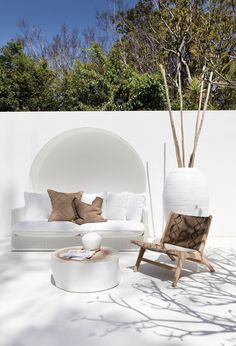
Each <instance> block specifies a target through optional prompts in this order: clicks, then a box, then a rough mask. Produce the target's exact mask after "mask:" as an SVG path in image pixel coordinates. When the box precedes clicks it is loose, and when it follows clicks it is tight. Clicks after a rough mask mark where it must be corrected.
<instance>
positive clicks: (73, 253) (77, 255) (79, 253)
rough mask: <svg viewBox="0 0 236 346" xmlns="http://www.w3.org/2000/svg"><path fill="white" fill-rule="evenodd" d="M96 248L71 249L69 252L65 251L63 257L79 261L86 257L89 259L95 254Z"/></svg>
mask: <svg viewBox="0 0 236 346" xmlns="http://www.w3.org/2000/svg"><path fill="white" fill-rule="evenodd" d="M95 252H96V251H95V250H93V251H91V250H85V249H81V250H69V251H67V252H64V253H63V254H62V255H61V257H62V258H67V259H73V260H77V261H83V260H84V259H89V258H91V257H92V256H93V255H94V254H95Z"/></svg>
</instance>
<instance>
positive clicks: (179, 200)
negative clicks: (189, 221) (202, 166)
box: [163, 168, 209, 218]
mask: <svg viewBox="0 0 236 346" xmlns="http://www.w3.org/2000/svg"><path fill="white" fill-rule="evenodd" d="M163 207H164V215H165V218H167V217H168V215H169V213H170V212H171V211H172V212H175V213H179V214H185V215H194V216H208V215H209V191H208V185H207V181H206V178H205V176H204V174H203V173H202V172H201V171H200V170H198V169H196V168H177V169H175V170H174V171H172V172H170V174H169V175H168V176H167V178H166V181H165V184H164V191H163Z"/></svg>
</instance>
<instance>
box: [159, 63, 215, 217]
mask: <svg viewBox="0 0 236 346" xmlns="http://www.w3.org/2000/svg"><path fill="white" fill-rule="evenodd" d="M179 66H180V65H179ZM161 72H162V76H163V79H164V85H165V92H166V98H167V103H168V111H169V119H170V124H171V129H172V135H173V140H174V145H175V154H176V160H177V165H178V168H177V169H176V170H175V171H173V172H171V173H170V175H169V176H168V177H167V179H166V181H165V184H164V191H163V204H164V214H165V217H167V215H168V213H169V212H170V211H173V212H176V213H183V214H188V215H199V216H200V215H205V216H206V215H208V204H209V196H208V188H207V183H206V179H205V177H204V175H203V174H202V173H201V172H200V171H199V170H196V169H193V166H194V162H195V156H196V150H197V146H198V142H199V138H200V134H201V130H202V126H203V122H204V119H205V114H206V109H207V104H208V100H209V96H210V91H211V81H212V76H213V73H212V72H210V74H209V77H208V76H207V74H208V72H207V71H206V68H205V66H204V67H203V72H202V80H201V85H200V95H199V104H198V111H197V117H196V123H195V132H194V139H193V149H192V152H191V155H190V159H189V163H188V165H187V166H186V159H185V141H184V121H183V96H182V84H181V83H182V82H181V71H180V68H178V69H177V78H176V85H177V86H178V92H179V98H180V127H181V129H180V130H181V149H180V146H179V141H178V137H177V131H176V128H175V122H174V118H173V114H172V108H171V102H170V97H169V89H168V85H167V80H166V73H165V69H164V68H163V66H162V65H161ZM205 83H206V84H207V90H205V89H204V85H205ZM203 95H205V100H204V105H203V109H202V104H203Z"/></svg>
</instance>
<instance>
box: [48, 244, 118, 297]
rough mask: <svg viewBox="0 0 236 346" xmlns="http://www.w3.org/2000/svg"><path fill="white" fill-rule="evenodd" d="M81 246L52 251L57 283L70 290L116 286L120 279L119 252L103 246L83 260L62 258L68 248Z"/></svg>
mask: <svg viewBox="0 0 236 346" xmlns="http://www.w3.org/2000/svg"><path fill="white" fill-rule="evenodd" d="M79 249H81V247H80V246H77V247H70V248H64V249H58V250H56V251H54V252H53V253H52V259H51V264H52V273H53V278H54V281H55V285H56V286H57V287H59V288H61V289H63V290H66V291H70V292H97V291H103V290H107V289H109V288H112V287H115V286H117V285H118V284H119V281H120V268H119V256H118V252H117V251H116V250H114V249H111V248H108V247H101V249H100V251H98V252H96V253H95V254H94V255H93V257H91V258H90V259H84V260H82V261H78V260H74V259H66V258H62V257H61V255H62V254H63V253H66V252H68V250H79Z"/></svg>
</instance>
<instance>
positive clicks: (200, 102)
mask: <svg viewBox="0 0 236 346" xmlns="http://www.w3.org/2000/svg"><path fill="white" fill-rule="evenodd" d="M205 69H206V66H205V65H204V66H203V69H202V81H201V89H200V95H199V103H198V112H197V118H196V124H195V131H194V141H193V152H194V149H195V147H196V142H197V133H198V128H199V121H200V112H201V108H202V95H203V87H204V75H205ZM192 159H193V155H191V156H190V160H189V165H188V166H189V167H193V166H192Z"/></svg>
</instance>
